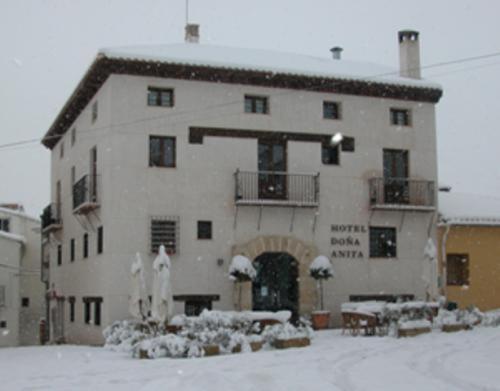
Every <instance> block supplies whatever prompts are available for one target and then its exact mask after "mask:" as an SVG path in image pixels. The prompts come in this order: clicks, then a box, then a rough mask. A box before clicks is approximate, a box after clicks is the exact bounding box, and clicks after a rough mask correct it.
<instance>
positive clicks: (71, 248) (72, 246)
mask: <svg viewBox="0 0 500 391" xmlns="http://www.w3.org/2000/svg"><path fill="white" fill-rule="evenodd" d="M69 252H70V261H71V262H73V261H74V260H75V239H71V240H70V241H69Z"/></svg>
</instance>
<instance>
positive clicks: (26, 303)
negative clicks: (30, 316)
mask: <svg viewBox="0 0 500 391" xmlns="http://www.w3.org/2000/svg"><path fill="white" fill-rule="evenodd" d="M21 306H22V307H29V306H30V298H29V297H23V298H22V299H21Z"/></svg>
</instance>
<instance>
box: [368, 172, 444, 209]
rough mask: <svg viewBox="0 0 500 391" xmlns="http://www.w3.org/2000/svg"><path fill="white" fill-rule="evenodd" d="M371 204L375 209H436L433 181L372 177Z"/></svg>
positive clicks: (370, 182) (370, 181)
mask: <svg viewBox="0 0 500 391" xmlns="http://www.w3.org/2000/svg"><path fill="white" fill-rule="evenodd" d="M369 184H370V206H371V207H372V208H374V209H377V208H378V209H421V210H434V208H435V201H434V200H435V186H434V182H433V181H427V180H421V179H410V178H370V180H369Z"/></svg>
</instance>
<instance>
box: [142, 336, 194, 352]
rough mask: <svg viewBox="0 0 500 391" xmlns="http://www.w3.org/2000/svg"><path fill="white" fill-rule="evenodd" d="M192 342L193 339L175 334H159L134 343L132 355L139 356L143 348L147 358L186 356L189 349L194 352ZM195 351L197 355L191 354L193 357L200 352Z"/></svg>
mask: <svg viewBox="0 0 500 391" xmlns="http://www.w3.org/2000/svg"><path fill="white" fill-rule="evenodd" d="M192 344H193V341H190V340H189V339H187V338H184V337H180V336H178V335H175V334H167V335H161V336H158V337H154V338H151V339H148V340H144V341H141V342H140V343H138V344H136V345H135V346H134V350H133V356H134V357H139V351H140V350H144V351H146V352H147V356H148V357H149V358H160V357H172V358H181V357H187V356H188V352H189V351H190V350H193V352H192V354H193V353H194V349H191V345H192ZM197 353H198V354H197V355H195V354H193V355H194V356H195V357H200V355H201V353H200V352H197Z"/></svg>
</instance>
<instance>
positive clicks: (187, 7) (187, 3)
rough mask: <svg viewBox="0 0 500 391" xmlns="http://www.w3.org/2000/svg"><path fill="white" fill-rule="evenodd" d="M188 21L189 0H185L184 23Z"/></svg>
mask: <svg viewBox="0 0 500 391" xmlns="http://www.w3.org/2000/svg"><path fill="white" fill-rule="evenodd" d="M188 23H189V0H186V25H187V24H188Z"/></svg>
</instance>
